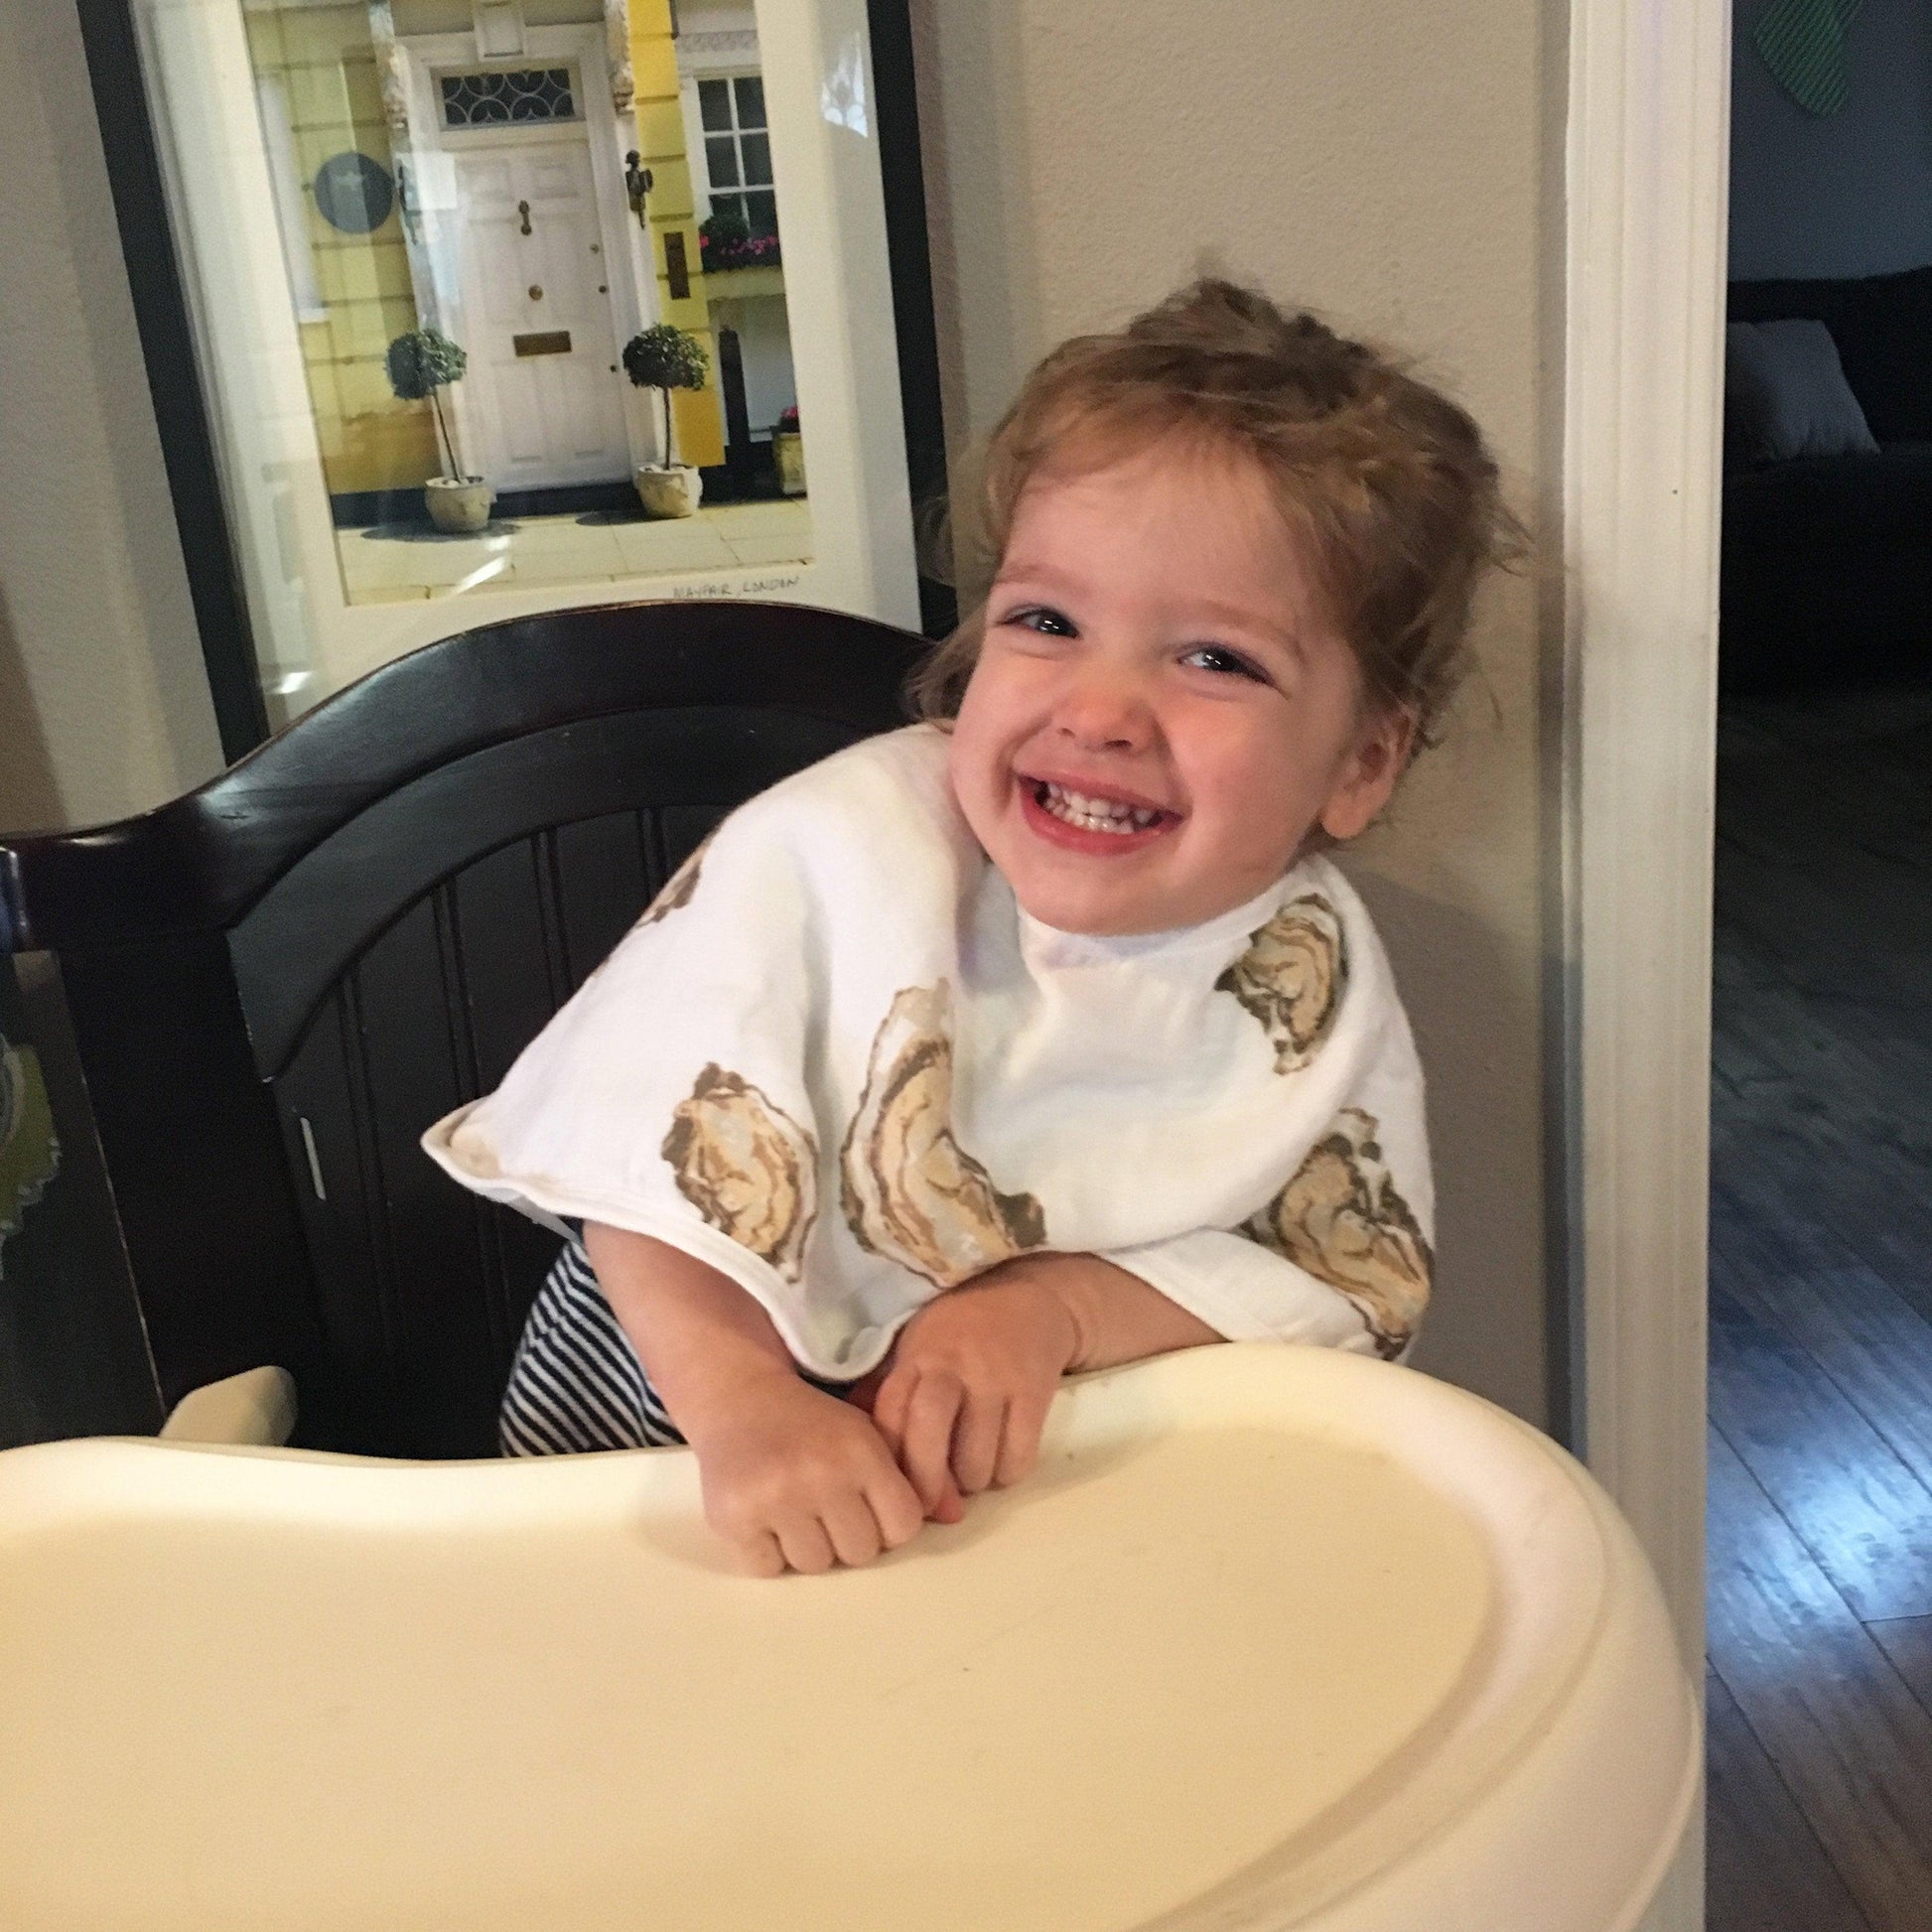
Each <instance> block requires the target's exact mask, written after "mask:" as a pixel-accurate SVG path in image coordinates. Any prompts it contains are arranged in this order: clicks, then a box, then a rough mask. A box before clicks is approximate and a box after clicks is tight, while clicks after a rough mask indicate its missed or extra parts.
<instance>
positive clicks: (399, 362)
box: [389, 329, 496, 535]
mask: <svg viewBox="0 0 1932 1932" xmlns="http://www.w3.org/2000/svg"><path fill="white" fill-rule="evenodd" d="M469 366H470V358H469V356H468V355H466V354H465V353H464V352H463V350H462V349H460V348H459V347H458V346H457V345H456V344H455V343H453V342H451V341H450V339H449V337H447V336H444V335H441V334H439V333H438V332H437V331H436V330H434V329H412V330H411V331H410V332H409V333H408V334H407V335H406V336H398V337H397V338H396V340H395V341H394V342H392V343H391V344H390V345H389V387H390V388H392V389H393V390H394V391H395V392H396V394H397V395H398V396H399V397H400V398H401V399H402V400H403V401H404V402H422V401H424V400H425V399H427V400H428V402H429V406H430V408H431V410H432V411H433V412H434V413H435V416H436V428H437V432H438V436H439V439H440V441H441V444H442V449H443V455H444V459H445V461H446V462H447V463H448V465H449V468H448V470H447V471H446V473H445V474H444V475H442V476H440V477H432V478H430V480H429V481H428V482H427V483H424V485H423V497H424V500H425V501H426V502H427V503H428V504H429V520H430V521H431V522H432V523H434V524H435V525H436V527H437V528H438V529H439V530H447V531H449V532H450V533H451V534H453V535H454V534H457V533H459V532H475V531H478V530H481V529H483V528H484V527H485V526H486V525H487V524H488V522H489V509H490V505H491V504H492V503H493V502H494V501H495V500H496V490H495V487H494V486H493V485H492V484H490V483H485V482H484V481H483V478H482V477H466V476H465V475H464V474H463V473H462V471H460V470H459V469H458V468H457V461H456V444H455V443H454V442H453V441H452V440H451V437H450V425H449V423H448V422H447V421H446V420H445V419H444V415H443V404H442V402H441V400H440V399H439V398H438V396H437V393H436V392H437V391H438V390H439V389H441V388H443V387H444V386H445V385H446V384H448V383H451V382H456V381H459V380H460V379H461V378H462V375H463V371H464V370H465V369H466V368H468V367H469Z"/></svg>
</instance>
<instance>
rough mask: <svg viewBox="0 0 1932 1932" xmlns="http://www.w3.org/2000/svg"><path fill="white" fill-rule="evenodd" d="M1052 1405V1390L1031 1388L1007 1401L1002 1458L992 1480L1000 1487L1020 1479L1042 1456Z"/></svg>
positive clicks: (1001, 1450) (1001, 1441)
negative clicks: (1040, 1445)
mask: <svg viewBox="0 0 1932 1932" xmlns="http://www.w3.org/2000/svg"><path fill="white" fill-rule="evenodd" d="M1052 1406H1053V1390H1052V1388H1051V1387H1050V1386H1049V1387H1047V1388H1043V1389H1029V1390H1025V1391H1022V1392H1020V1393H1018V1394H1016V1395H1015V1396H1014V1398H1013V1400H1012V1401H1011V1402H1010V1403H1008V1405H1007V1426H1006V1430H1005V1432H1004V1433H1003V1435H1002V1436H1001V1438H1000V1459H999V1462H998V1464H997V1465H996V1466H995V1468H994V1471H993V1480H994V1482H995V1483H997V1484H998V1485H999V1486H1000V1487H1001V1488H1005V1486H1006V1485H1007V1484H1008V1483H1010V1482H1018V1481H1019V1480H1020V1478H1021V1477H1022V1476H1024V1475H1026V1474H1028V1473H1029V1472H1030V1471H1031V1470H1032V1468H1033V1466H1034V1464H1035V1462H1036V1461H1037V1460H1038V1459H1039V1438H1040V1433H1041V1432H1042V1431H1043V1430H1044V1429H1045V1427H1046V1413H1047V1411H1048V1410H1049V1409H1051V1408H1052Z"/></svg>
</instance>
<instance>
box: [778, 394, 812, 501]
mask: <svg viewBox="0 0 1932 1932" xmlns="http://www.w3.org/2000/svg"><path fill="white" fill-rule="evenodd" d="M771 461H772V463H773V464H774V465H775V466H776V467H777V472H778V488H779V491H780V492H781V493H782V494H784V495H786V496H802V495H804V493H805V439H804V438H803V437H802V436H800V435H799V433H798V405H797V404H796V403H793V404H792V405H791V407H790V408H789V409H781V410H780V411H779V412H778V420H777V421H776V422H775V423H773V424H772V426H771Z"/></svg>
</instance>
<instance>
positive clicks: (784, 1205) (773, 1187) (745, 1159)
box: [663, 1062, 818, 1282]
mask: <svg viewBox="0 0 1932 1932" xmlns="http://www.w3.org/2000/svg"><path fill="white" fill-rule="evenodd" d="M663 1155H664V1159H665V1160H666V1161H668V1162H669V1163H670V1164H671V1169H672V1172H673V1173H675V1174H676V1176H677V1187H678V1192H679V1193H681V1194H682V1195H683V1196H684V1198H685V1199H686V1200H688V1201H689V1202H690V1203H691V1205H692V1206H693V1207H695V1208H696V1209H697V1210H698V1212H699V1213H700V1214H702V1215H703V1216H704V1217H705V1219H706V1220H707V1221H709V1222H710V1223H711V1225H712V1226H713V1227H715V1228H717V1229H718V1230H719V1231H720V1232H721V1233H724V1234H728V1235H730V1236H731V1238H732V1239H733V1240H734V1241H736V1242H737V1243H738V1244H739V1246H740V1247H742V1248H749V1249H750V1250H751V1251H752V1253H753V1254H755V1255H757V1256H759V1259H760V1260H763V1261H767V1262H769V1263H770V1264H771V1266H772V1267H773V1268H775V1269H776V1270H777V1271H778V1273H779V1274H781V1275H782V1276H783V1277H784V1278H785V1280H786V1281H789V1282H795V1281H796V1280H797V1279H798V1275H799V1270H800V1268H801V1266H802V1265H803V1261H804V1255H805V1241H806V1238H807V1237H808V1236H809V1235H810V1233H811V1228H812V1220H813V1217H814V1216H815V1215H816V1213H817V1211H818V1150H817V1148H816V1147H815V1146H814V1144H813V1141H812V1137H811V1135H810V1134H808V1133H807V1132H806V1131H805V1130H804V1129H803V1128H802V1127H800V1126H799V1125H798V1123H797V1122H796V1121H794V1120H792V1119H790V1118H789V1117H788V1116H787V1115H786V1114H785V1112H784V1111H783V1109H782V1108H779V1107H776V1106H774V1105H773V1104H772V1103H771V1101H769V1100H768V1099H767V1098H766V1097H765V1096H764V1095H763V1094H762V1093H760V1092H759V1089H758V1088H757V1087H755V1086H753V1085H752V1083H751V1082H750V1081H749V1080H746V1079H744V1078H742V1077H741V1076H740V1075H738V1074H736V1073H731V1072H727V1071H726V1070H725V1068H723V1067H721V1066H719V1065H718V1064H717V1063H716V1062H713V1063H712V1064H710V1065H708V1066H707V1067H706V1068H705V1069H704V1071H703V1072H702V1073H700V1074H699V1075H698V1078H697V1082H696V1084H695V1085H694V1086H693V1087H692V1089H691V1094H690V1097H689V1099H686V1100H680V1101H679V1102H678V1104H677V1111H676V1113H675V1115H674V1116H673V1118H672V1122H671V1131H670V1132H669V1133H668V1134H666V1135H665V1136H664V1146H663Z"/></svg>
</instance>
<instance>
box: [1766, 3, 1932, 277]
mask: <svg viewBox="0 0 1932 1932" xmlns="http://www.w3.org/2000/svg"><path fill="white" fill-rule="evenodd" d="M1768 4H1769V0H1739V4H1738V7H1737V16H1736V32H1735V34H1734V36H1733V38H1732V42H1731V55H1730V58H1731V88H1730V273H1731V277H1732V279H1733V280H1738V281H1755V280H1760V279H1764V278H1768V277H1773V276H1783V275H1794V276H1813V275H1880V274H1883V273H1885V272H1886V271H1887V270H1890V269H1894V268H1915V267H1917V266H1918V265H1919V264H1920V263H1921V262H1932V8H1928V7H1925V6H1922V5H1915V4H1914V5H1908V4H1904V0H1879V4H1874V5H1872V6H1867V7H1864V8H1863V9H1862V10H1861V11H1860V13H1859V15H1858V18H1857V19H1856V20H1854V21H1853V22H1852V25H1851V28H1850V30H1849V32H1848V33H1847V35H1846V42H1845V47H1846V59H1847V65H1848V72H1849V78H1850V81H1851V93H1850V95H1849V97H1848V99H1847V100H1846V103H1845V106H1844V108H1843V109H1842V110H1841V111H1840V112H1839V113H1837V114H1833V115H1830V116H1828V117H1826V118H1824V119H1820V118H1818V117H1817V116H1815V115H1812V114H1808V113H1807V112H1806V111H1805V110H1804V109H1803V108H1802V107H1800V106H1799V105H1798V103H1797V102H1796V101H1794V100H1793V99H1792V98H1791V97H1790V95H1789V94H1787V93H1786V92H1785V91H1784V89H1783V88H1782V87H1780V86H1779V85H1778V83H1777V82H1776V81H1775V80H1774V79H1772V77H1771V74H1770V71H1769V70H1768V69H1766V67H1765V65H1764V63H1763V61H1762V60H1761V59H1760V58H1759V57H1758V52H1757V49H1756V48H1755V47H1754V46H1753V45H1752V42H1751V30H1752V29H1753V28H1754V27H1755V26H1756V24H1757V20H1758V17H1759V15H1761V14H1762V13H1763V11H1764V9H1765V7H1766V5H1768Z"/></svg>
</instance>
